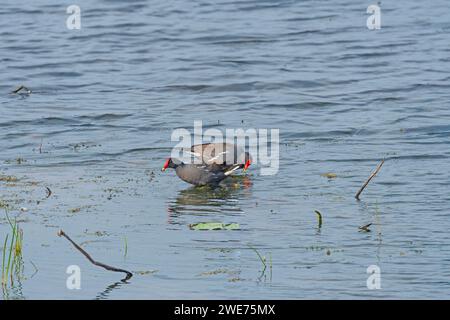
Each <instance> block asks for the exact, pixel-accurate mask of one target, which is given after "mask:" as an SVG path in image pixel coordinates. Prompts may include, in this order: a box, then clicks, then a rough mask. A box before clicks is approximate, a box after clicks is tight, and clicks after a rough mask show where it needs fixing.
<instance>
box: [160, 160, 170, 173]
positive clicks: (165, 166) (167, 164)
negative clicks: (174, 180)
mask: <svg viewBox="0 0 450 320" xmlns="http://www.w3.org/2000/svg"><path fill="white" fill-rule="evenodd" d="M169 163H170V158H169V159H167V160H166V162H165V163H164V165H163V167H162V169H161V171H166V169H167V167H168V166H169Z"/></svg>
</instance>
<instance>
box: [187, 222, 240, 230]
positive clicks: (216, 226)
mask: <svg viewBox="0 0 450 320" xmlns="http://www.w3.org/2000/svg"><path fill="white" fill-rule="evenodd" d="M189 228H190V229H191V230H239V229H240V227H239V224H238V223H222V222H200V223H193V224H190V225H189Z"/></svg>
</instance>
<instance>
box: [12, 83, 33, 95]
mask: <svg viewBox="0 0 450 320" xmlns="http://www.w3.org/2000/svg"><path fill="white" fill-rule="evenodd" d="M22 90H25V91H26V93H27V94H30V93H31V90H30V89H28V88H27V87H25V86H24V85H21V86H19V87H17V89H15V90H14V91H12V92H11V93H19V92H20V91H22Z"/></svg>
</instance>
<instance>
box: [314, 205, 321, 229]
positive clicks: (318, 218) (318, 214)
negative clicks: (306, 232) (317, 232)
mask: <svg viewBox="0 0 450 320" xmlns="http://www.w3.org/2000/svg"><path fill="white" fill-rule="evenodd" d="M314 212H315V213H316V214H317V220H318V223H319V229H320V228H321V227H322V214H321V213H320V212H319V211H318V210H314Z"/></svg>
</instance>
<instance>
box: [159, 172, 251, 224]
mask: <svg viewBox="0 0 450 320" xmlns="http://www.w3.org/2000/svg"><path fill="white" fill-rule="evenodd" d="M251 187H252V181H251V179H250V178H249V177H248V176H247V175H244V176H231V177H229V178H228V179H226V180H224V181H223V182H222V183H221V184H220V185H219V186H218V187H216V188H212V187H209V186H202V187H190V188H188V189H184V190H181V191H179V193H178V196H177V197H176V198H175V199H171V200H170V202H169V205H168V208H167V214H168V215H167V223H168V224H171V225H178V224H184V223H183V221H180V217H181V216H183V215H195V216H207V215H209V214H211V213H228V214H241V213H243V211H242V210H241V209H240V208H239V206H238V202H239V200H240V199H243V198H246V197H249V196H250V195H251Z"/></svg>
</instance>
